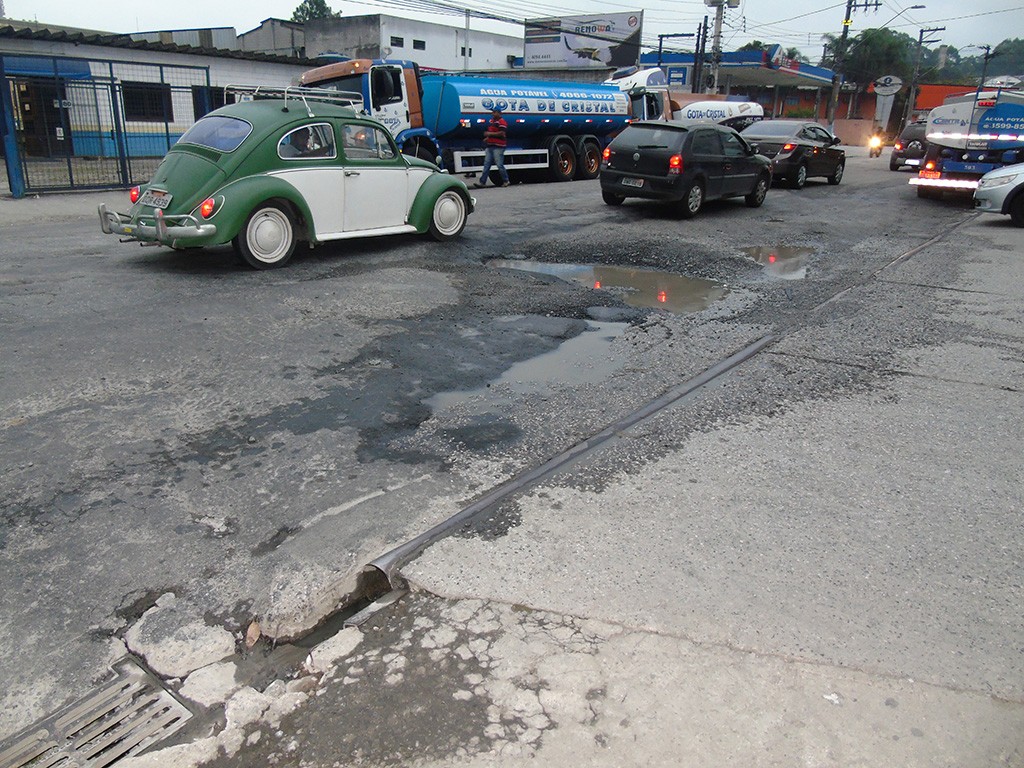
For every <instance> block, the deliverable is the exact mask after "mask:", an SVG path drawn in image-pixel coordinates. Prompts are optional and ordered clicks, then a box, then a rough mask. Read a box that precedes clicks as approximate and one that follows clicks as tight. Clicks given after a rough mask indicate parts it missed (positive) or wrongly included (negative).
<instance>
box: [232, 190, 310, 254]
mask: <svg viewBox="0 0 1024 768" xmlns="http://www.w3.org/2000/svg"><path fill="white" fill-rule="evenodd" d="M295 242H296V239H295V220H294V218H293V217H292V214H291V211H289V210H288V209H287V208H286V207H285V206H283V205H281V204H279V203H263V204H262V205H260V206H258V207H257V208H254V209H253V211H252V213H250V214H249V217H248V218H247V219H246V220H245V223H244V224H243V225H242V228H241V229H240V230H239V232H238V234H237V235H235V237H234V239H233V240H232V241H231V243H232V245H234V246H235V250H236V251H237V252H238V254H239V255H240V256H241V257H242V258H243V259H244V260H245V263H246V264H248V265H249V266H250V267H252V268H253V269H277V268H278V267H283V266H284V265H285V264H287V263H288V260H289V259H291V257H292V254H293V253H295Z"/></svg>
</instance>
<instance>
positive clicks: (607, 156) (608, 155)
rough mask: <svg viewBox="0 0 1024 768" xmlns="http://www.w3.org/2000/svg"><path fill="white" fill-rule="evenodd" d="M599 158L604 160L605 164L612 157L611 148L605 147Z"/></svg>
mask: <svg viewBox="0 0 1024 768" xmlns="http://www.w3.org/2000/svg"><path fill="white" fill-rule="evenodd" d="M601 157H602V158H604V161H605V162H606V163H607V162H608V161H609V160H610V159H611V157H612V148H611V147H605V148H604V152H602V153H601Z"/></svg>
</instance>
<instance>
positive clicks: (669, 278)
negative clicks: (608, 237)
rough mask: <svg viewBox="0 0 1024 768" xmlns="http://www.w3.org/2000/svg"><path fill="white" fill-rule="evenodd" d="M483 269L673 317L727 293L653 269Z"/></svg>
mask: <svg viewBox="0 0 1024 768" xmlns="http://www.w3.org/2000/svg"><path fill="white" fill-rule="evenodd" d="M487 266H488V267H491V268H493V269H518V270H521V271H523V272H537V273H540V274H544V275H551V276H552V277H557V278H559V279H560V280H565V281H566V282H571V283H578V284H579V285H584V286H587V287H588V288H593V289H595V290H602V291H607V292H608V293H611V294H612V295H614V296H615V297H616V298H618V299H619V300H620V301H622V302H623V303H625V304H628V305H629V306H631V307H639V308H642V309H664V310H666V311H668V312H674V313H677V314H690V313H693V312H700V311H701V310H704V309H707V308H708V307H709V306H711V305H712V304H714V303H715V302H716V301H719V300H721V299H723V298H725V296H726V295H727V294H728V293H729V289H728V288H726V287H725V286H724V285H722V284H721V283H716V282H714V281H712V280H703V279H700V278H694V277H686V276H685V275H678V274H674V273H672V272H662V271H659V270H656V269H641V268H635V267H618V266H613V265H608V264H552V263H549V262H544V261H531V260H522V261H519V260H516V261H512V260H509V259H492V260H491V261H488V262H487Z"/></svg>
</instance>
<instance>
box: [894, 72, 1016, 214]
mask: <svg viewBox="0 0 1024 768" xmlns="http://www.w3.org/2000/svg"><path fill="white" fill-rule="evenodd" d="M925 135H926V138H927V140H928V151H927V154H926V155H925V157H924V161H923V163H922V165H921V167H920V170H919V171H918V175H917V176H916V177H915V178H912V179H911V180H910V183H911V184H912V185H913V186H915V187H917V194H918V197H925V198H936V197H941V196H942V193H943V192H960V193H972V192H973V191H974V190H975V189H977V187H978V181H979V179H981V177H982V176H984V175H985V174H986V173H988V172H989V171H993V170H996V169H998V168H1002V167H1003V166H1006V165H1013V164H1015V163H1020V162H1024V91H1021V90H1017V89H1003V88H994V89H992V88H980V89H978V90H976V91H970V92H969V93H963V94H958V95H954V96H950V97H947V99H946V101H945V103H944V104H942V106H939V107H935V108H934V109H933V110H932V111H931V113H929V115H928V126H927V129H926V134H925Z"/></svg>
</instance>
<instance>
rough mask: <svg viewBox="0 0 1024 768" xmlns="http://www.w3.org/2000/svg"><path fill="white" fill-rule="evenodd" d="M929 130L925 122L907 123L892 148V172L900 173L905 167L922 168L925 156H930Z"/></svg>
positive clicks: (890, 166)
mask: <svg viewBox="0 0 1024 768" xmlns="http://www.w3.org/2000/svg"><path fill="white" fill-rule="evenodd" d="M927 129H928V122H927V121H925V120H919V121H916V122H913V123H907V126H906V128H904V129H903V130H902V131H900V136H899V138H898V139H896V143H895V144H893V146H892V154H891V155H889V170H890V171H898V170H899V169H900V168H902V167H903V166H905V165H908V166H910V167H911V168H919V167H920V166H921V164H922V163H923V162H924V156H925V155H926V154H928V139H927V138H925V133H927Z"/></svg>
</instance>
